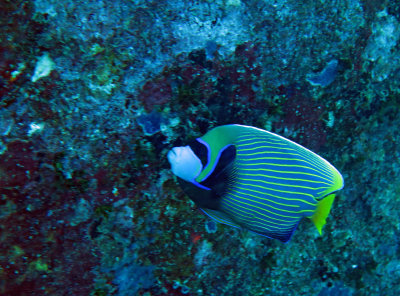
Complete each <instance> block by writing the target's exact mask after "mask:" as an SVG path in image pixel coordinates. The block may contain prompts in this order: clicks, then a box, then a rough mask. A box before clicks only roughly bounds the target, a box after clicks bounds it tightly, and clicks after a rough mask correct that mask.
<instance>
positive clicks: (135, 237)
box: [0, 0, 400, 296]
mask: <svg viewBox="0 0 400 296" xmlns="http://www.w3.org/2000/svg"><path fill="white" fill-rule="evenodd" d="M399 24H400V9H399V6H398V3H397V2H396V1H381V2H380V1H367V0H359V1H353V0H339V1H307V2H299V1H293V0H277V1H264V0H246V1H245V0H216V1H208V0H206V1H191V0H190V1H189V0H184V1H175V0H173V1H144V0H117V1H111V0H101V1H94V0H90V1H80V0H79V1H72V0H59V1H56V0H34V1H22V0H16V1H2V2H1V3H0V26H1V30H0V41H1V42H0V295H56V296H57V295H97V296H100V295H143V296H150V295H156V296H163V295H194V296H195V295H218V296H224V295H225V296H231V295H388V296H390V295H393V296H395V295H398V294H399V287H398V283H399V278H400V272H399V270H400V250H399V243H400V242H399V240H400V232H399V229H400V227H399V226H400V224H399V223H400V217H399V216H400V199H399V197H398V196H399V188H400V181H399V180H398V176H399V175H400V146H399V145H398V142H399V140H400V133H399V129H398V127H399V126H400V112H399V107H400V79H399V78H400V67H399V65H400V63H399V60H400V52H399V48H400V46H399V42H400V35H399V32H400V30H399V28H400V25H399ZM333 57H334V59H335V60H336V61H337V65H338V66H337V67H335V68H334V69H330V68H329V69H328V70H334V71H327V72H324V68H325V67H326V66H327V65H328V66H329V61H332V59H333ZM325 70H326V69H325ZM309 73H314V74H315V75H317V76H315V77H314V76H313V77H314V79H313V81H314V82H316V84H318V85H320V86H322V87H315V86H313V85H312V84H311V83H309V82H308V81H307V79H306V78H307V75H308V74H309ZM325 74H329V75H325ZM229 123H237V124H244V125H250V126H256V127H259V128H263V129H266V130H269V131H272V132H274V133H277V134H280V135H282V136H284V137H287V138H289V139H291V140H294V141H296V142H298V143H300V144H301V145H303V146H305V147H307V148H309V149H310V150H312V151H314V152H317V153H318V154H319V155H321V156H323V157H324V158H326V159H328V160H329V161H330V162H331V163H332V164H333V165H334V166H335V167H337V168H338V170H339V171H340V172H342V173H343V177H344V180H345V184H346V185H345V187H344V189H343V190H342V191H341V192H340V193H339V195H338V196H337V198H336V200H335V202H334V204H333V207H332V211H331V215H330V216H329V218H328V221H327V224H326V226H325V227H324V229H323V235H322V236H319V235H318V233H317V231H316V230H315V229H314V228H313V226H312V225H311V223H309V221H306V220H304V221H302V222H301V223H300V224H299V226H298V230H297V231H296V233H295V235H294V236H293V238H292V240H291V241H290V242H289V243H288V244H281V243H280V242H278V241H274V240H270V239H268V238H263V237H260V236H257V235H255V234H252V233H250V232H247V231H245V230H241V229H236V228H230V227H226V226H223V225H221V224H215V223H213V222H212V223H210V220H209V218H208V217H206V216H204V215H203V214H202V213H201V211H199V210H198V208H196V206H195V205H194V203H192V202H191V201H190V200H189V198H187V197H186V196H185V195H184V193H183V192H182V191H181V190H180V189H179V186H178V185H177V183H176V182H175V181H176V180H175V179H174V177H173V175H172V173H171V172H170V167H169V164H168V161H167V158H166V154H167V152H168V151H169V149H170V148H171V147H173V146H180V145H182V144H184V143H188V142H189V141H190V140H192V139H194V138H196V137H199V136H201V135H203V134H204V133H205V132H207V131H208V130H210V129H212V128H213V127H215V126H219V125H223V124H229Z"/></svg>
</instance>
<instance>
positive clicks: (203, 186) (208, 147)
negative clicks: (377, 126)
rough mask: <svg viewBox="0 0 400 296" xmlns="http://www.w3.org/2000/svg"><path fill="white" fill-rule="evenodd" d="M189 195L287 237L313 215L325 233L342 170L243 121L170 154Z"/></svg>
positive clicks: (234, 219)
mask: <svg viewBox="0 0 400 296" xmlns="http://www.w3.org/2000/svg"><path fill="white" fill-rule="evenodd" d="M168 159H169V161H170V163H171V167H172V171H173V172H174V174H175V175H177V177H178V181H179V183H180V185H181V187H182V188H183V190H184V191H185V192H186V193H187V195H188V196H189V197H190V198H191V199H192V200H193V201H194V202H195V203H196V204H197V205H198V206H199V207H200V208H201V209H202V210H203V211H204V212H205V213H206V214H207V215H208V216H210V217H211V218H213V219H215V220H216V221H218V222H220V223H223V224H227V225H230V226H233V227H241V228H246V229H248V230H250V231H253V232H255V233H257V234H260V235H264V236H267V237H270V238H275V239H278V240H280V241H282V242H287V241H288V240H289V239H290V238H291V236H292V234H293V232H294V230H295V229H296V227H297V225H298V223H299V221H300V220H301V218H303V217H309V218H311V220H312V221H313V222H314V224H315V226H316V227H317V230H318V232H319V233H320V234H321V232H322V227H323V226H324V224H325V223H326V222H325V221H326V218H327V216H328V215H329V212H330V208H331V205H332V203H333V200H334V197H335V195H334V194H333V193H334V192H335V191H337V190H340V189H342V188H343V178H342V176H341V174H340V173H339V172H338V171H337V170H336V169H335V168H334V167H333V166H332V165H331V164H330V163H329V162H327V161H326V160H325V159H323V158H322V157H320V156H318V155H317V154H315V153H313V152H311V151H310V150H308V149H306V148H304V147H302V146H300V145H299V144H296V143H294V142H292V141H290V140H288V139H286V138H283V137H281V136H279V135H276V134H273V133H270V132H267V131H264V130H261V129H258V128H254V127H249V126H243V125H225V126H220V127H216V128H214V129H212V130H211V131H209V132H208V133H206V134H205V135H204V136H202V137H201V138H198V139H196V140H195V141H193V142H192V143H191V144H190V145H188V146H186V147H175V148H173V149H172V150H171V151H170V153H169V154H168Z"/></svg>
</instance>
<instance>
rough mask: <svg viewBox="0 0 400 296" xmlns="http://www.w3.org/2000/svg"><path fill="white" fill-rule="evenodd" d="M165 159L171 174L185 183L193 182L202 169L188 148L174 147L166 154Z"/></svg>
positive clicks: (199, 162)
mask: <svg viewBox="0 0 400 296" xmlns="http://www.w3.org/2000/svg"><path fill="white" fill-rule="evenodd" d="M167 157H168V161H169V163H170V164H171V170H172V173H174V175H176V176H178V177H179V178H182V179H183V180H185V181H188V182H192V181H194V179H195V178H196V177H197V176H198V175H199V174H200V172H201V170H202V169H203V165H202V164H201V161H200V159H199V158H198V157H197V156H196V154H194V152H193V151H192V149H191V148H190V146H185V147H174V148H172V149H171V150H170V151H169V152H168V155H167Z"/></svg>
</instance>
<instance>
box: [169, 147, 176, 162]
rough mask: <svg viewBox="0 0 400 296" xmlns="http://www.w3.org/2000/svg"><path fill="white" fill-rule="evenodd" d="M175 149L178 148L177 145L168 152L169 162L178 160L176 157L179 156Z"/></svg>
mask: <svg viewBox="0 0 400 296" xmlns="http://www.w3.org/2000/svg"><path fill="white" fill-rule="evenodd" d="M175 149H176V147H174V148H172V149H171V150H169V152H168V154H167V158H168V160H169V162H172V161H174V160H176V158H177V156H178V155H177V154H176V151H175Z"/></svg>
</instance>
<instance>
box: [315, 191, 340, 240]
mask: <svg viewBox="0 0 400 296" xmlns="http://www.w3.org/2000/svg"><path fill="white" fill-rule="evenodd" d="M334 200H335V194H330V195H328V196H327V197H325V198H324V199H322V200H320V201H319V202H318V204H317V209H316V210H315V213H314V215H312V216H311V217H310V219H311V221H313V223H314V225H315V227H317V229H318V232H319V234H320V235H322V227H323V226H324V225H325V224H326V218H327V217H328V215H329V212H330V211H331V207H332V204H333V201H334Z"/></svg>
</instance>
